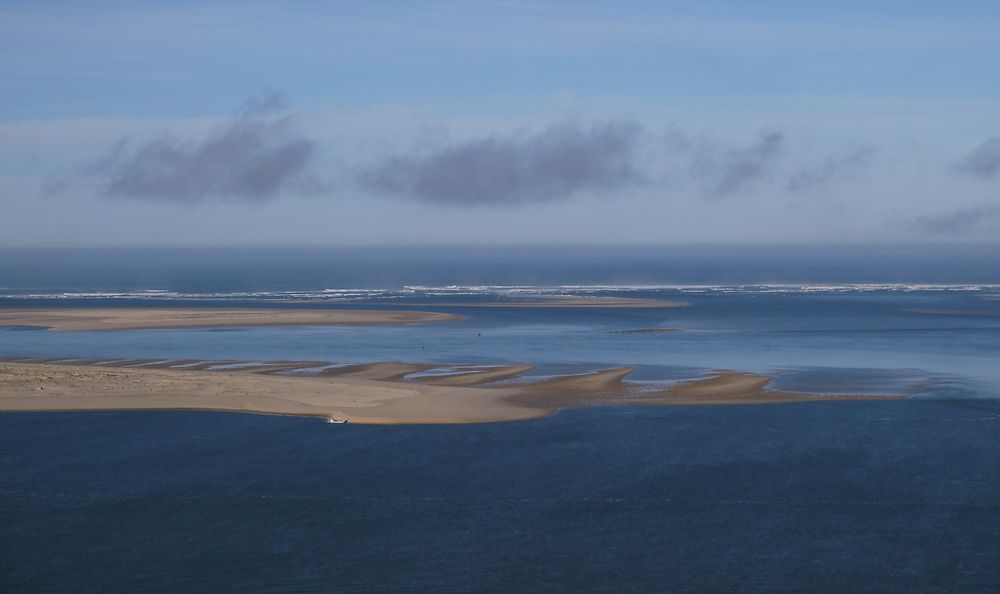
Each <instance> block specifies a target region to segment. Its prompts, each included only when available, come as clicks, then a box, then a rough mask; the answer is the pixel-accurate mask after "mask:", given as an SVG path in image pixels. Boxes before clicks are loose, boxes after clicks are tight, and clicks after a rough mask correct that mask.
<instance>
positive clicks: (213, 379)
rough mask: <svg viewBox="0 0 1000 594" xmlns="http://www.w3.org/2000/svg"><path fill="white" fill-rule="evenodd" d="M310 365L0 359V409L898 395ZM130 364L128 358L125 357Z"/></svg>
mask: <svg viewBox="0 0 1000 594" xmlns="http://www.w3.org/2000/svg"><path fill="white" fill-rule="evenodd" d="M315 363H316V362H298V363H287V364H278V363H262V364H259V365H255V366H248V367H233V368H231V369H229V370H222V371H220V370H217V371H211V370H208V369H201V370H192V369H191V368H186V369H185V368H177V367H170V366H168V365H165V364H157V366H156V367H142V366H138V367H136V366H116V365H118V364H117V363H111V364H104V365H97V364H90V365H83V364H76V363H73V362H65V363H38V362H24V361H3V362H0V411H7V412H12V411H127V410H134V411H140V410H211V411H229V412H247V413H261V414H277V415H297V416H308V417H320V418H327V419H337V420H343V421H349V422H352V423H363V424H458V423H485V422H497V421H515V420H524V419H532V418H539V417H543V416H546V415H549V414H552V413H553V412H555V411H558V410H561V409H564V408H572V407H577V406H587V405H636V404H638V405H653V406H655V405H659V406H668V405H700V404H775V403H783V402H816V401H830V400H862V399H864V400H872V399H875V400H886V399H898V398H902V396H875V395H864V394H835V395H822V396H820V395H816V394H798V393H791V392H781V391H776V390H771V389H769V388H767V385H768V384H769V383H770V381H771V379H772V378H771V377H769V376H765V375H758V374H750V373H740V372H734V371H718V372H715V373H713V374H712V375H710V376H708V377H704V378H697V379H693V380H691V381H687V382H680V383H676V384H671V385H667V386H664V387H661V388H658V389H649V388H648V387H645V386H641V385H639V384H634V383H629V382H627V381H625V378H626V377H627V376H628V374H629V373H631V371H632V369H631V368H629V367H622V368H615V369H607V370H602V371H597V372H594V373H587V374H581V375H571V376H560V377H555V378H545V379H540V380H537V381H530V378H528V379H527V381H523V382H516V383H503V382H499V383H498V380H502V379H506V378H510V377H513V376H516V375H519V374H520V373H523V372H525V371H527V370H529V369H530V368H531V366H530V365H511V366H503V367H497V368H484V369H483V370H482V371H478V372H476V371H473V372H470V373H467V374H460V375H452V376H441V377H434V376H425V377H421V378H419V380H414V381H402V379H401V378H403V377H405V376H406V375H409V374H411V373H414V372H416V371H421V370H426V369H430V368H434V367H440V366H439V365H426V364H409V363H400V362H384V363H374V364H369V365H356V366H348V367H341V368H336V369H335V370H330V371H337V372H338V373H330V374H316V375H300V376H282V375H275V371H276V369H275V368H278V367H280V368H281V369H283V370H287V369H299V368H303V366H305V365H315ZM125 364H126V365H128V363H125Z"/></svg>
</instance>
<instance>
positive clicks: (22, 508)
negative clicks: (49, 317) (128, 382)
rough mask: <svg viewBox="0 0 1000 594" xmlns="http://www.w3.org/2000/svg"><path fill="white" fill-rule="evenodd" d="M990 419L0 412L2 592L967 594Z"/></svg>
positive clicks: (976, 579) (994, 503)
mask: <svg viewBox="0 0 1000 594" xmlns="http://www.w3.org/2000/svg"><path fill="white" fill-rule="evenodd" d="M992 416H997V418H1000V404H998V403H996V402H983V401H980V402H966V401H957V402H917V401H903V402H841V403H804V404H792V405H776V406H771V407H708V408H674V409H663V408H658V409H646V408H629V409H621V408H612V409H604V408H591V409H584V410H575V411H564V412H561V413H559V414H557V415H555V416H553V417H550V418H548V419H543V420H539V421H530V422H524V423H510V424H498V425H480V426H464V427H444V426H438V427H363V426H353V425H327V424H324V423H321V422H318V421H312V420H304V419H291V418H279V417H260V416H250V415H225V414H213V413H152V414H148V413H132V414H104V413H91V414H24V413H22V414H6V415H0V471H2V472H0V513H2V515H3V517H4V522H2V523H0V559H2V561H0V586H2V589H4V590H6V591H26V590H50V591H53V590H54V591H81V590H107V589H112V590H136V589H154V590H172V591H177V590H185V591H187V590H199V591H220V590H225V591H232V590H240V591H244V590H249V591H268V590H270V591H273V590H284V591H303V590H339V591H370V590H394V591H428V590H434V591H537V590H548V591H565V592H569V591H605V592H617V591H623V590H631V591H648V592H662V591H679V590H701V591H705V590H717V591H727V592H740V591H772V592H773V591H860V592H910V591H925V592H926V591H964V592H969V591H973V592H975V591H991V590H993V589H995V587H996V586H997V585H998V584H1000V561H998V560H997V557H996V555H995V551H996V550H997V548H998V546H1000V536H998V535H1000V513H998V512H1000V431H998V430H997V429H998V428H1000V424H998V423H996V422H989V421H981V420H978V419H984V418H990V417H992Z"/></svg>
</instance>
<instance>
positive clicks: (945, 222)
mask: <svg viewBox="0 0 1000 594" xmlns="http://www.w3.org/2000/svg"><path fill="white" fill-rule="evenodd" d="M998 224H1000V205H992V204H988V205H983V206H974V207H971V208H963V209H961V210H956V211H953V212H948V213H943V214H936V215H928V216H923V217H918V218H917V219H916V220H914V221H913V225H912V226H913V227H914V228H915V229H917V230H919V231H924V232H926V233H934V234H940V235H958V234H962V233H971V232H975V231H985V230H989V229H994V228H996V227H997V226H998Z"/></svg>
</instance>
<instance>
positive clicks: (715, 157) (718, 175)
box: [691, 130, 785, 198]
mask: <svg viewBox="0 0 1000 594" xmlns="http://www.w3.org/2000/svg"><path fill="white" fill-rule="evenodd" d="M784 145H785V136H784V134H782V133H781V132H776V131H772V130H762V131H761V132H760V134H759V136H758V138H757V141H756V142H754V143H753V144H752V145H750V146H748V147H745V148H740V149H730V150H724V151H717V150H716V151H702V152H701V154H699V155H697V156H696V157H695V160H694V164H693V165H692V168H691V171H692V173H693V174H694V176H695V179H696V180H697V181H698V183H699V184H700V185H701V186H702V188H703V189H704V191H705V193H706V194H708V195H709V196H712V197H715V198H722V197H726V196H729V195H732V194H735V193H737V192H740V191H743V190H746V189H749V188H751V187H752V186H754V185H755V184H756V183H758V182H759V181H761V180H763V179H765V178H767V177H769V176H770V175H771V174H772V173H773V172H774V168H775V167H776V166H777V164H778V161H779V159H780V157H781V153H782V149H783V148H784Z"/></svg>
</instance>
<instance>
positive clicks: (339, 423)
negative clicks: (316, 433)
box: [326, 417, 347, 425]
mask: <svg viewBox="0 0 1000 594" xmlns="http://www.w3.org/2000/svg"><path fill="white" fill-rule="evenodd" d="M326 422H327V423H336V424H338V425H342V424H344V423H346V422H347V419H335V418H333V417H327V418H326Z"/></svg>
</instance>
